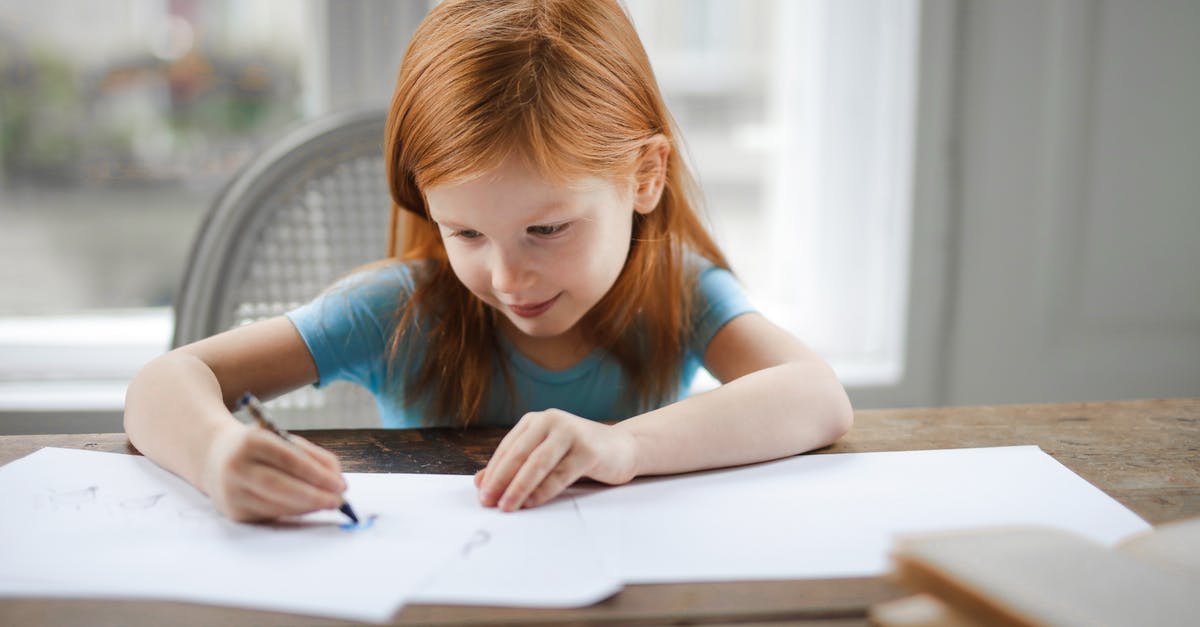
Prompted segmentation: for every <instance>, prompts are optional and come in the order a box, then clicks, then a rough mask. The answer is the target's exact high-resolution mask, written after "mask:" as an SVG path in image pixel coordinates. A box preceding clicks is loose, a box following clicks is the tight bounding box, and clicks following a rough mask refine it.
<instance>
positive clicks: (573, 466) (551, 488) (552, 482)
mask: <svg viewBox="0 0 1200 627" xmlns="http://www.w3.org/2000/svg"><path fill="white" fill-rule="evenodd" d="M586 469H587V462H586V460H585V459H584V456H583V455H580V454H578V453H577V452H574V451H572V452H569V453H567V455H566V456H564V457H563V459H562V461H560V462H559V463H558V467H556V468H555V469H554V470H553V471H551V472H550V474H548V475H546V478H545V479H543V480H542V483H541V485H539V486H538V487H536V488H534V490H533V492H530V493H529V497H528V498H526V499H525V503H524V504H523V505H522V507H537V506H538V505H541V504H543V503H545V502H547V501H549V500H550V499H553V498H554V497H556V496H558V495H559V494H562V491H563V490H566V489H567V488H568V487H570V486H571V485H572V484H574V483H575V482H576V481H578V480H579V478H580V477H582V476H583V473H584V471H585V470H586Z"/></svg>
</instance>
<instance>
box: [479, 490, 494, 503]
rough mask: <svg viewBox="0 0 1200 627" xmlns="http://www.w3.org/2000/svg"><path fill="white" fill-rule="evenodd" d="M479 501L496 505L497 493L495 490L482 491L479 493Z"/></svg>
mask: <svg viewBox="0 0 1200 627" xmlns="http://www.w3.org/2000/svg"><path fill="white" fill-rule="evenodd" d="M479 500H480V501H482V502H483V503H485V504H490V503H495V502H496V491H495V490H480V491H479Z"/></svg>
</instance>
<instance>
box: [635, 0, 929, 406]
mask: <svg viewBox="0 0 1200 627" xmlns="http://www.w3.org/2000/svg"><path fill="white" fill-rule="evenodd" d="M915 6H916V3H915V1H913V0H887V1H881V0H772V1H767V0H762V1H757V2H746V1H744V0H630V1H629V3H628V7H629V10H630V13H631V15H632V16H633V19H634V23H635V24H636V25H637V27H638V30H639V32H640V34H641V36H642V40H643V42H644V43H645V46H646V49H647V53H648V54H649V55H650V60H651V62H652V63H653V65H654V68H655V72H656V74H657V78H658V81H659V84H660V86H661V87H662V90H663V94H664V97H665V98H666V100H667V104H668V106H669V107H670V108H671V111H672V113H673V114H674V115H675V117H676V121H677V122H678V124H679V126H680V129H681V131H682V134H683V138H684V142H685V145H686V148H685V150H686V152H687V153H688V154H687V155H686V156H687V157H688V158H689V161H690V162H691V163H692V164H693V166H694V168H695V172H696V174H697V176H698V178H699V181H700V186H701V188H702V190H703V193H704V196H705V199H706V201H707V203H706V209H707V215H708V217H709V219H710V221H711V224H712V226H713V230H714V232H715V235H716V237H717V240H718V243H720V244H721V246H722V248H723V249H724V251H725V253H726V254H727V255H728V257H729V260H730V263H731V264H732V265H733V268H734V271H735V272H737V273H738V275H739V278H740V279H741V281H742V282H743V283H744V284H745V286H746V288H747V290H748V291H749V292H750V295H751V298H752V299H753V300H754V302H755V304H756V305H757V306H758V307H759V308H760V309H761V310H762V311H763V312H764V313H766V314H768V316H769V317H771V318H772V319H773V320H774V321H776V322H777V323H779V324H781V325H783V326H785V327H787V328H789V329H791V330H792V331H794V332H795V333H796V334H797V335H799V336H800V337H801V338H802V339H804V340H805V341H806V342H808V343H809V344H810V345H811V346H813V347H814V348H815V349H816V350H817V351H818V352H820V353H821V354H822V355H823V356H825V357H826V358H827V359H829V361H830V362H831V363H832V364H833V366H834V367H835V368H836V369H837V370H838V372H839V374H840V375H841V377H842V380H843V381H845V382H846V383H848V384H849V385H870V384H874V385H878V384H887V383H892V382H894V381H895V380H897V379H898V377H899V374H900V371H899V368H900V364H902V363H903V334H904V324H903V322H904V315H905V312H906V308H907V301H906V296H907V280H908V266H907V261H908V247H907V239H908V216H909V211H910V206H909V191H908V190H909V178H910V172H909V167H908V166H909V156H910V155H909V153H910V147H911V138H910V135H911V128H912V115H911V101H912V90H913V76H914V72H913V63H914V56H913V50H914V41H915V15H916V9H915Z"/></svg>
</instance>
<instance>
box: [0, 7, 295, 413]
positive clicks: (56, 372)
mask: <svg viewBox="0 0 1200 627" xmlns="http://www.w3.org/2000/svg"><path fill="white" fill-rule="evenodd" d="M282 6H283V5H280V4H277V3H272V2H262V1H257V2H245V1H235V0H226V1H210V0H205V1H200V0H170V1H167V0H105V1H103V2H92V1H88V0H40V1H39V2H35V3H29V2H20V1H17V0H2V1H0V411H5V410H10V411H11V410H31V409H38V408H39V403H38V401H37V399H38V398H41V399H42V401H41V403H47V402H49V403H51V404H53V405H55V406H58V407H62V406H73V405H74V404H75V403H74V401H69V399H70V398H75V399H88V400H86V401H85V402H86V403H89V404H90V405H91V407H93V408H98V409H117V408H120V407H121V403H122V398H123V388H124V385H125V383H126V382H127V381H128V379H129V378H130V377H132V375H133V374H134V372H135V371H136V369H137V368H138V367H139V366H140V365H141V364H142V363H145V362H146V361H147V360H149V359H150V358H151V357H153V356H154V355H155V354H158V353H160V352H162V351H163V350H165V349H166V348H167V345H168V342H169V338H170V332H171V314H170V309H169V305H170V303H171V300H172V297H173V295H174V292H175V289H176V285H177V283H178V281H179V278H180V276H181V273H182V269H183V264H184V261H185V259H186V256H187V254H188V250H189V246H190V243H191V239H192V237H193V235H194V233H195V231H196V228H197V225H198V224H199V221H200V219H201V217H202V216H203V213H204V210H205V209H206V208H207V206H208V205H209V203H210V202H211V200H212V199H213V198H214V197H215V196H216V194H217V192H218V191H219V190H220V188H221V186H222V185H223V184H224V183H225V181H226V180H228V179H229V177H230V176H231V175H232V174H233V173H234V172H236V171H237V169H238V168H239V167H240V166H241V165H242V164H243V163H245V162H246V161H247V159H249V158H250V157H251V156H252V155H253V154H254V153H255V152H256V151H257V150H259V149H260V148H261V147H262V146H263V145H264V143H265V142H268V141H270V140H272V139H273V138H274V137H275V136H277V135H278V134H279V133H280V132H281V131H282V130H283V129H284V128H286V127H288V126H289V125H292V124H295V123H296V122H297V121H299V120H300V119H302V118H303V117H306V116H309V115H312V114H314V113H316V112H317V110H316V109H317V108H318V106H317V103H319V99H317V98H315V97H314V93H313V87H312V83H313V81H312V76H313V73H312V71H311V67H312V65H313V63H312V59H311V57H310V56H309V55H308V53H307V52H306V50H308V49H309V48H310V46H309V45H308V42H309V41H310V40H312V39H313V36H312V31H313V30H314V28H315V26H316V24H315V23H314V20H315V18H317V17H319V14H318V13H317V12H316V11H314V5H312V4H311V3H289V4H288V5H287V6H286V10H280V9H281V7H282ZM56 382H69V385H70V388H69V389H70V393H69V394H55V393H54V392H52V391H49V392H48V390H53V389H56V388H55V387H54V386H55V384H56ZM81 390H90V392H88V393H82V392H81ZM64 403H65V405H64ZM0 428H2V425H0Z"/></svg>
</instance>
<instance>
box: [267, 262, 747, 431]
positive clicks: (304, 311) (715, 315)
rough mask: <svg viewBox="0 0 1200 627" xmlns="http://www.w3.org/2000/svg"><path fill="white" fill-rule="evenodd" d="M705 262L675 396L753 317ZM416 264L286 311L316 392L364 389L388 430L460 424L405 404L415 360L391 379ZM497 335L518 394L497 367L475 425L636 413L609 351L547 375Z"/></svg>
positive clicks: (731, 285)
mask: <svg viewBox="0 0 1200 627" xmlns="http://www.w3.org/2000/svg"><path fill="white" fill-rule="evenodd" d="M703 264H704V265H703V266H701V267H700V268H699V272H700V275H699V281H698V282H697V294H696V298H695V299H694V301H693V302H694V307H695V312H694V315H693V316H692V320H693V322H692V328H691V329H690V330H689V333H688V335H687V353H686V355H685V357H684V361H683V368H682V369H681V371H680V373H679V382H680V387H679V390H680V396H681V397H682V395H683V394H684V393H685V392H686V390H687V389H688V386H690V385H691V382H692V379H693V378H694V377H695V375H696V371H697V370H698V369H699V368H700V366H701V360H702V358H703V356H704V351H705V349H706V348H707V347H708V343H709V341H711V340H712V338H713V336H714V335H716V333H717V331H718V330H719V329H720V328H721V327H722V326H724V325H725V323H727V322H729V321H730V320H732V319H733V318H734V317H736V316H738V315H740V314H743V313H746V312H749V311H754V309H753V307H751V306H750V303H749V301H748V300H747V298H746V295H745V293H744V292H743V291H742V288H741V286H740V285H739V284H738V282H737V280H736V279H735V278H734V277H733V275H732V274H730V273H729V272H728V271H727V270H724V269H721V268H718V267H716V266H713V265H712V264H710V263H709V262H707V261H703ZM414 267H415V266H413V265H411V264H406V263H401V262H396V263H393V264H389V265H387V266H383V267H379V268H374V269H370V270H365V271H363V272H360V273H358V274H355V275H352V276H351V277H349V278H347V279H344V280H342V281H341V282H339V283H338V284H337V285H336V286H334V287H333V288H332V289H330V290H328V291H326V292H325V293H324V294H322V295H321V296H319V297H317V298H316V299H315V300H313V301H312V302H310V303H308V304H306V305H304V306H302V307H299V308H297V309H295V310H293V311H290V312H288V313H287V317H288V318H289V319H290V320H291V321H292V324H294V325H296V329H298V330H299V331H300V335H301V336H302V337H303V338H304V343H305V344H307V345H308V350H309V352H310V353H312V356H313V361H315V362H316V365H317V374H318V378H319V380H318V382H317V383H316V386H317V387H321V386H324V385H327V384H328V383H330V382H332V381H337V380H344V381H351V382H353V383H357V384H359V385H361V386H363V387H365V388H366V389H367V390H369V391H370V392H371V394H372V395H373V396H374V397H375V402H376V405H377V406H378V408H379V415H380V417H381V419H382V422H383V426H385V427H395V428H408V427H420V426H426V425H429V424H457V421H455V420H449V421H447V420H445V419H441V420H433V421H429V422H427V421H424V420H423V419H422V418H423V415H424V413H425V412H426V406H427V403H426V402H425V399H423V398H421V397H418V398H417V399H414V400H413V402H412V403H411V404H409V405H407V406H406V405H405V400H404V398H403V396H404V394H403V390H402V386H403V385H404V383H405V381H407V380H408V379H407V377H408V375H409V374H411V373H412V372H415V370H416V369H417V368H418V367H419V365H420V364H419V363H409V364H397V365H395V366H394V367H393V368H394V369H393V372H392V373H391V378H389V372H388V363H387V362H388V346H389V344H390V342H391V337H392V333H393V330H394V329H395V324H396V315H397V310H398V309H399V307H400V305H402V304H403V303H404V299H406V298H407V297H408V296H409V295H410V294H412V291H413V288H414V275H413V271H414ZM410 337H412V336H410ZM500 337H501V340H500V347H501V356H502V358H503V359H506V360H507V363H508V367H509V368H508V369H509V373H510V375H511V377H512V383H513V386H514V388H515V390H516V393H517V396H516V399H512V398H510V397H509V388H508V385H507V384H506V382H505V380H504V376H503V374H502V373H501V371H500V369H499V366H497V368H496V371H495V373H494V376H493V379H492V384H491V386H490V391H489V396H488V398H487V399H486V400H485V402H484V405H483V412H482V414H481V418H480V420H479V421H478V422H479V424H485V425H500V426H510V425H513V424H515V423H516V421H517V420H518V419H520V418H521V416H522V415H524V414H525V413H526V412H530V411H539V410H543V409H550V408H557V409H561V410H563V411H567V412H570V413H572V414H575V415H577V416H582V417H584V418H590V419H592V420H616V419H621V418H627V417H629V416H632V415H634V414H636V413H637V408H636V407H635V406H633V404H632V403H633V401H632V400H630V399H629V397H631V396H633V395H631V394H624V393H623V392H624V391H625V390H626V388H627V387H628V386H629V384H630V382H629V380H628V378H627V377H626V375H625V373H624V371H623V370H622V369H621V367H620V365H619V364H618V363H617V361H616V359H615V358H613V357H612V356H611V355H609V354H608V353H607V352H606V351H603V350H599V349H598V350H595V351H593V352H592V353H591V354H590V355H588V356H587V357H585V358H584V359H583V360H582V361H580V362H579V363H577V364H575V365H574V366H571V367H570V368H567V369H566V370H548V369H546V368H543V367H541V366H539V365H537V364H536V363H534V362H533V361H532V360H530V359H529V358H528V357H526V356H525V355H523V354H522V353H521V352H520V351H518V350H516V349H515V348H514V347H513V346H512V344H511V343H509V342H508V341H507V340H506V339H504V338H503V336H502V335H501V336H500ZM410 341H413V340H410ZM416 341H419V340H416ZM409 348H410V347H407V346H402V347H400V350H399V351H397V354H399V355H405V354H410V353H408V349H409ZM417 348H418V350H417V351H415V352H413V353H411V354H414V355H423V351H421V350H419V349H420V348H421V347H417ZM514 400H515V402H514ZM514 408H515V411H514Z"/></svg>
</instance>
